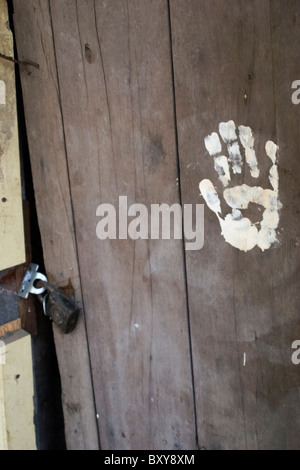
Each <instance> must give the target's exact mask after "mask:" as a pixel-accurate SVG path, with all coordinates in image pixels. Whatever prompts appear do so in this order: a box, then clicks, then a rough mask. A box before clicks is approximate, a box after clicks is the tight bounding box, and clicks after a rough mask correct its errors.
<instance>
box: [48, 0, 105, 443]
mask: <svg viewBox="0 0 300 470" xmlns="http://www.w3.org/2000/svg"><path fill="white" fill-rule="evenodd" d="M48 11H49V17H50V26H51V33H52V42H53V52H54V60H55V66H56V77H57V99H58V105H59V110H60V115H61V122H62V133H63V140H64V151H65V156H66V169H67V177H68V185H69V191H70V205H71V213H72V220H73V225H74V241H75V252H76V258H77V265H78V275H79V281H80V291H81V302H82V313H83V320H84V325H85V338H86V343H87V352H88V362H89V371H90V379H91V388H92V395H93V401H94V403H93V405H94V419H95V425H96V430H97V441H98V446H99V450H101V441H100V432H99V427H98V423H97V409H96V396H95V389H94V382H93V376H92V362H91V353H90V344H89V338H88V333H87V321H86V316H85V308H84V298H83V291H82V282H81V272H80V264H79V250H78V241H77V236H76V223H75V211H74V206H73V201H72V190H71V178H70V167H69V161H68V152H67V143H66V133H65V124H64V115H63V109H62V99H61V93H60V80H59V73H58V62H57V53H56V45H55V39H54V28H53V20H52V11H51V5H50V0H48ZM84 445H85V441H84Z"/></svg>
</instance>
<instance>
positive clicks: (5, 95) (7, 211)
mask: <svg viewBox="0 0 300 470" xmlns="http://www.w3.org/2000/svg"><path fill="white" fill-rule="evenodd" d="M0 44H1V53H2V54H4V55H6V56H9V57H13V54H14V50H13V37H12V33H11V31H10V29H9V22H8V13H7V3H6V0H1V1H0ZM24 261H25V242H24V229H23V213H22V195H21V175H20V160H19V140H18V123H17V109H16V90H15V72H14V64H13V63H12V62H8V61H7V60H5V59H3V58H1V59H0V271H2V270H4V269H7V268H10V267H12V266H16V265H18V264H21V263H24Z"/></svg>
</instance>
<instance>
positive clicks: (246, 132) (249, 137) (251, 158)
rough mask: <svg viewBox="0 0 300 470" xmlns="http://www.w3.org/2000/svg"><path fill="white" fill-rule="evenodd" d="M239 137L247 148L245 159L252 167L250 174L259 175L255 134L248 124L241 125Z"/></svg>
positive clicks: (255, 176)
mask: <svg viewBox="0 0 300 470" xmlns="http://www.w3.org/2000/svg"><path fill="white" fill-rule="evenodd" d="M238 129H239V137H240V141H241V144H242V146H243V147H244V149H245V159H246V162H247V163H248V165H249V167H250V174H251V176H252V177H253V178H258V177H259V169H258V163H257V158H256V154H255V150H254V148H253V147H254V136H253V134H252V129H251V128H250V127H247V126H239V128H238Z"/></svg>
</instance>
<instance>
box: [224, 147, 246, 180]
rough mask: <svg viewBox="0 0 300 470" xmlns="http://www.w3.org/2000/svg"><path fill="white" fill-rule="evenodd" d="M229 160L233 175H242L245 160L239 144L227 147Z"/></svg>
mask: <svg viewBox="0 0 300 470" xmlns="http://www.w3.org/2000/svg"><path fill="white" fill-rule="evenodd" d="M227 150H228V155H229V160H230V162H231V165H232V171H233V173H238V174H241V173H242V166H243V160H242V155H241V152H240V147H239V144H238V143H237V142H233V143H232V144H228V145H227Z"/></svg>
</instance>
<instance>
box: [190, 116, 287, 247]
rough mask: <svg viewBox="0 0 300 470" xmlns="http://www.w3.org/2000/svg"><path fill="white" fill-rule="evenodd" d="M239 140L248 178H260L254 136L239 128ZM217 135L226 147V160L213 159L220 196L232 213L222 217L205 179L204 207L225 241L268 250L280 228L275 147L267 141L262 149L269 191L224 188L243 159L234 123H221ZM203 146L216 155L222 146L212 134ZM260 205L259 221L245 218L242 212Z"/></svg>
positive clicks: (259, 188)
mask: <svg viewBox="0 0 300 470" xmlns="http://www.w3.org/2000/svg"><path fill="white" fill-rule="evenodd" d="M238 129H239V139H240V141H241V144H242V146H243V147H244V149H245V158H246V162H247V164H248V165H249V167H250V172H251V176H252V177H253V178H257V177H258V176H259V169H258V162H257V158H256V154H255V151H254V136H253V133H252V130H251V128H250V127H246V126H239V128H238ZM219 132H220V135H221V137H222V139H223V141H224V142H225V143H226V144H227V149H228V155H229V158H228V159H227V158H226V157H225V156H224V155H221V156H214V168H215V170H216V172H217V174H218V176H219V179H220V180H221V182H222V184H223V186H224V187H225V188H226V189H224V191H223V197H224V200H225V202H226V203H227V205H228V206H229V207H230V208H231V213H229V214H227V215H226V216H223V215H222V211H221V202H220V198H219V195H218V193H217V191H216V189H215V187H214V185H213V183H212V182H211V181H210V180H208V179H203V180H202V181H201V182H200V183H199V189H200V193H201V195H202V196H203V198H204V200H205V202H206V204H207V206H208V207H209V209H210V210H212V211H213V212H214V213H215V214H216V216H217V218H218V220H219V223H220V227H221V234H222V236H223V237H224V239H225V241H226V242H227V243H229V244H230V245H232V246H233V247H235V248H238V249H239V250H242V251H249V250H252V249H253V248H254V247H255V246H258V247H259V248H260V249H261V250H262V251H264V250H267V249H269V248H270V247H271V245H273V244H274V243H276V242H277V241H278V240H277V234H276V229H277V228H278V225H279V210H280V209H281V207H282V205H281V203H280V201H279V199H278V190H279V175H278V167H277V165H276V160H277V150H278V146H277V145H276V144H275V143H274V142H272V141H268V142H267V143H266V146H265V149H266V154H267V156H268V157H269V158H270V160H271V162H272V166H271V168H270V171H269V181H270V183H271V185H272V188H273V190H272V189H263V188H262V187H260V186H248V185H246V184H242V185H237V186H234V187H232V188H227V186H228V184H229V182H230V165H231V167H232V171H233V173H241V171H242V157H241V153H240V150H239V145H238V142H237V141H236V139H237V135H236V131H235V124H234V122H233V121H228V122H221V123H220V125H219ZM205 146H206V148H207V150H208V151H209V153H210V155H216V154H217V153H219V152H220V151H221V144H220V140H219V138H218V135H217V134H216V133H215V132H214V133H212V134H211V135H209V136H208V137H207V138H206V139H205ZM250 203H253V204H257V205H259V209H260V208H261V207H262V208H263V213H262V218H261V220H260V221H257V222H255V223H253V222H251V220H250V219H249V218H248V217H244V215H243V214H242V212H241V211H242V210H244V209H247V208H248V207H249V204H250Z"/></svg>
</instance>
